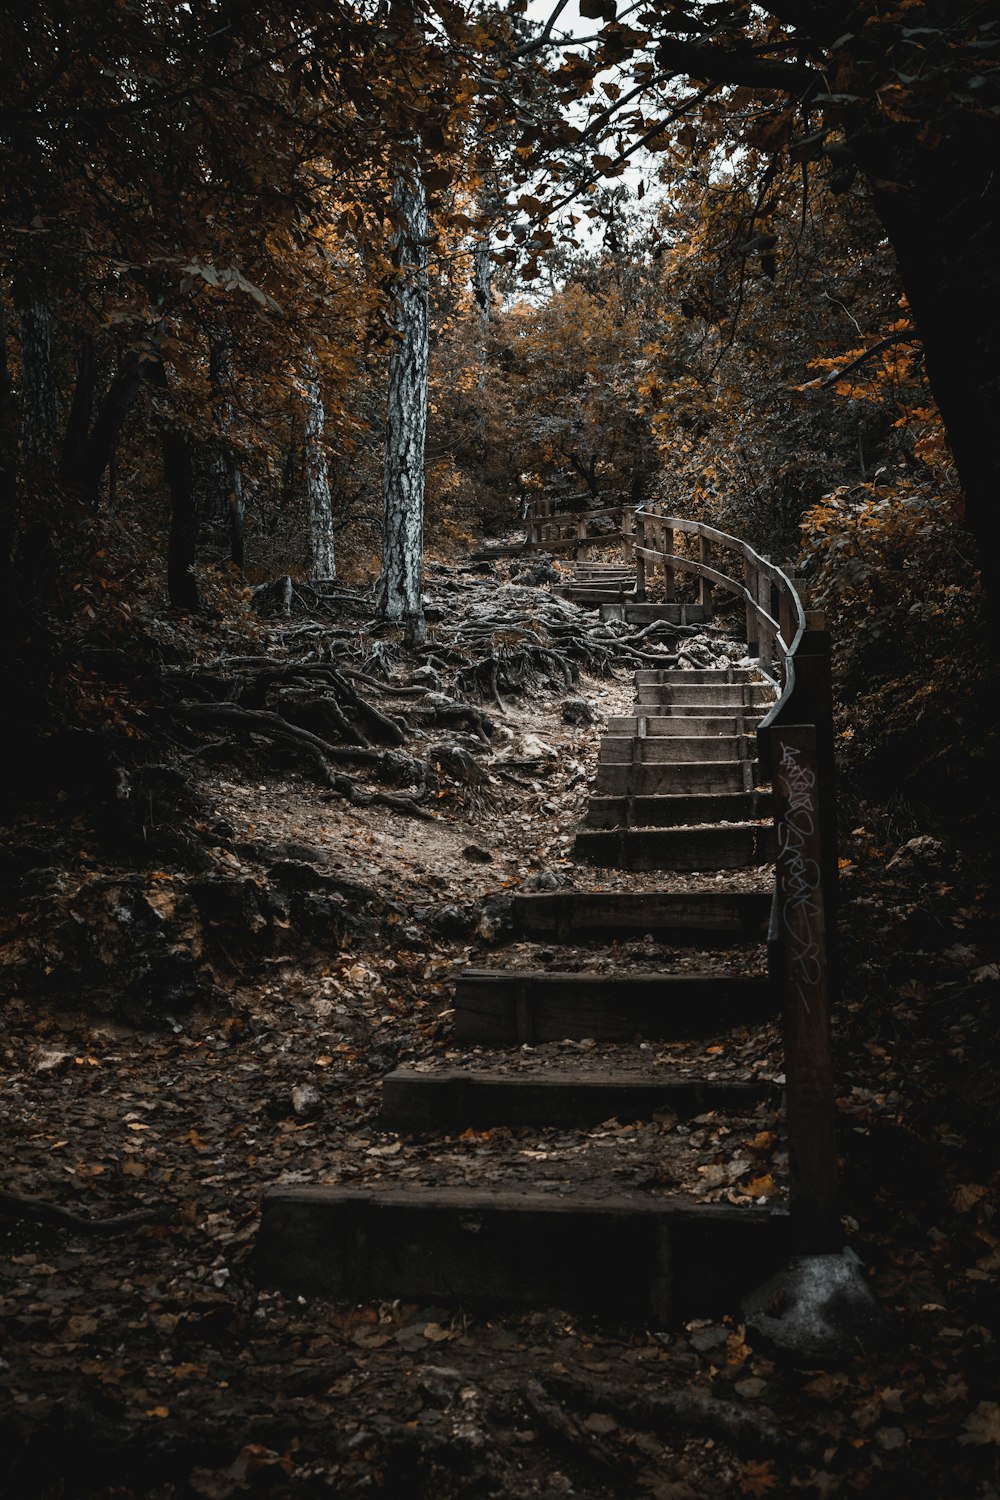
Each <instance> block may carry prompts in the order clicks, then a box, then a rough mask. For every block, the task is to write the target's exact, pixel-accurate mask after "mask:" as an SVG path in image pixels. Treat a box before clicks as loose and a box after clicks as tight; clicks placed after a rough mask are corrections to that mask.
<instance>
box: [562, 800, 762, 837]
mask: <svg viewBox="0 0 1000 1500" xmlns="http://www.w3.org/2000/svg"><path fill="white" fill-rule="evenodd" d="M771 815H772V802H771V797H770V795H769V794H768V793H765V792H730V793H728V794H727V793H722V794H721V795H717V796H712V795H711V794H706V795H704V796H701V797H591V799H590V805H589V807H588V808H587V827H588V828H623V827H633V828H634V827H648V828H677V827H679V826H681V825H685V824H691V823H720V822H723V821H724V822H727V823H742V822H747V821H749V820H752V819H757V818H769V817H771Z"/></svg>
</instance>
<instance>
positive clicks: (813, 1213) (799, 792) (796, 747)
mask: <svg viewBox="0 0 1000 1500" xmlns="http://www.w3.org/2000/svg"><path fill="white" fill-rule="evenodd" d="M768 732H769V734H770V735H771V737H772V738H771V754H772V758H773V763H774V796H775V803H776V812H775V824H776V828H777V836H778V855H777V869H776V899H775V923H774V926H775V930H774V932H773V934H772V943H773V946H774V949H775V961H774V964H773V967H774V968H775V969H776V970H777V971H778V972H779V973H780V975H781V981H782V989H783V993H784V1014H785V1071H786V1073H787V1075H788V1144H789V1161H790V1167H791V1173H792V1187H793V1208H794V1210H795V1213H796V1215H797V1217H798V1218H799V1220H800V1222H801V1224H802V1225H803V1229H804V1232H805V1234H806V1235H808V1236H810V1237H811V1244H810V1245H809V1248H810V1249H820V1248H822V1249H825V1248H827V1247H828V1245H829V1243H830V1241H831V1239H832V1237H833V1236H834V1235H835V1234H836V1233H837V1230H838V1223H839V1220H838V1213H837V1142H836V1107H835V1098H834V1086H833V1060H832V1052H831V1042H830V966H829V951H828V941H827V916H828V912H829V910H830V907H831V905H832V903H831V902H830V901H828V900H827V898H826V894H825V891H824V880H825V879H826V878H829V877H828V876H827V874H826V860H825V858H824V850H823V837H822V835H823V831H824V827H825V819H824V816H823V807H822V792H823V786H822V780H821V775H820V769H819V764H818V759H817V733H816V729H815V728H814V726H813V725H811V724H804V725H791V724H782V725H780V726H779V727H778V728H777V729H773V730H769V731H768Z"/></svg>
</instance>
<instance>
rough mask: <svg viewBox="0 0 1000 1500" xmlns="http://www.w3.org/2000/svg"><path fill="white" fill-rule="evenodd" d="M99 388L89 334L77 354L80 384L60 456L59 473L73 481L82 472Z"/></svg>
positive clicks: (62, 477) (75, 395)
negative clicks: (96, 391) (95, 398)
mask: <svg viewBox="0 0 1000 1500" xmlns="http://www.w3.org/2000/svg"><path fill="white" fill-rule="evenodd" d="M96 387H97V359H96V357H95V354H94V340H93V339H92V338H91V336H90V335H89V334H86V335H85V336H84V337H83V338H82V339H81V340H80V348H79V350H78V351H77V356H76V385H75V386H74V388H73V402H72V405H71V406H70V411H69V417H68V419H67V422H66V431H65V433H64V435H63V444H62V452H61V454H60V456H59V476H60V478H61V479H63V480H69V481H72V480H73V479H74V478H75V476H76V475H77V474H78V473H79V472H80V467H81V463H82V460H83V453H84V449H85V447H86V444H87V433H88V432H89V431H90V419H91V416H92V414H93V410H94V393H95V390H96Z"/></svg>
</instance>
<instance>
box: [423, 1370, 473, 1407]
mask: <svg viewBox="0 0 1000 1500" xmlns="http://www.w3.org/2000/svg"><path fill="white" fill-rule="evenodd" d="M416 1373H417V1388H418V1390H419V1391H420V1393H421V1395H423V1396H425V1397H426V1398H427V1399H428V1400H429V1401H430V1402H432V1404H433V1405H434V1406H450V1405H451V1403H452V1401H454V1399H455V1397H456V1396H457V1395H458V1393H459V1391H460V1390H461V1389H462V1386H463V1385H464V1383H465V1376H464V1375H463V1374H462V1372H461V1370H453V1369H452V1368H451V1366H450V1365H421V1366H420V1368H419V1369H418V1370H417V1372H416Z"/></svg>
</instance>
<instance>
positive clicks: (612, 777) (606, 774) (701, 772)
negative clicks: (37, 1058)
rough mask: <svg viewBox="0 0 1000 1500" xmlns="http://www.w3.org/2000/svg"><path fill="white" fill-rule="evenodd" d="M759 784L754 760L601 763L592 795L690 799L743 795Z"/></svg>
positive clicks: (758, 771) (757, 765) (756, 764)
mask: <svg viewBox="0 0 1000 1500" xmlns="http://www.w3.org/2000/svg"><path fill="white" fill-rule="evenodd" d="M759 780H760V765H759V763H758V762H757V761H756V760H744V761H727V760H720V761H687V762H681V763H673V764H671V763H664V764H659V763H657V762H649V761H647V762H644V763H639V764H633V763H632V762H623V761H620V762H612V761H603V762H602V763H601V764H600V765H599V766H598V768H597V776H596V779H595V782H594V791H595V793H596V794H598V795H604V796H608V797H628V796H637V797H638V796H642V797H656V796H694V795H699V794H702V793H709V792H711V793H720V792H747V791H751V790H752V789H753V787H754V786H756V785H757V783H758V781H759Z"/></svg>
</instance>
